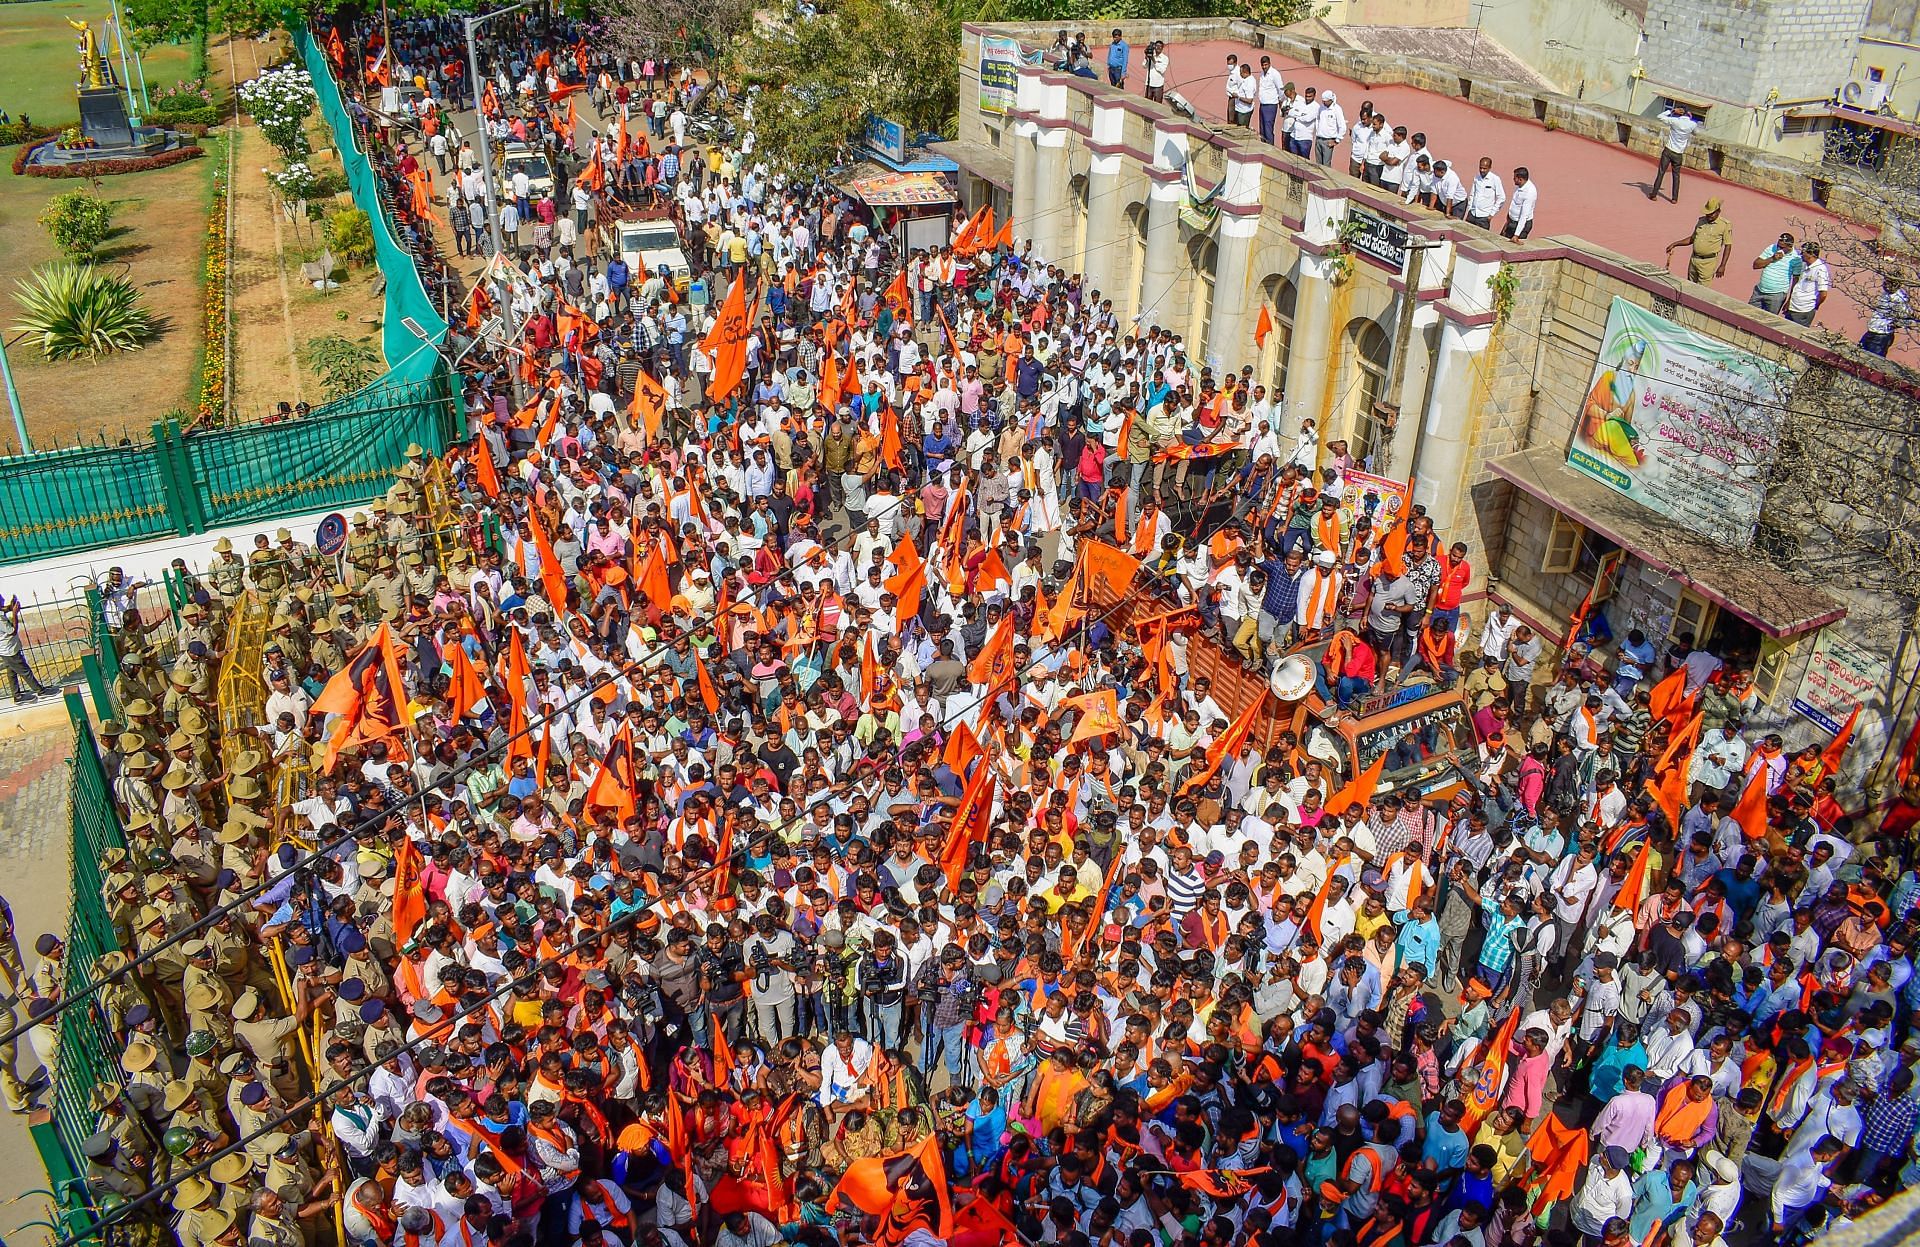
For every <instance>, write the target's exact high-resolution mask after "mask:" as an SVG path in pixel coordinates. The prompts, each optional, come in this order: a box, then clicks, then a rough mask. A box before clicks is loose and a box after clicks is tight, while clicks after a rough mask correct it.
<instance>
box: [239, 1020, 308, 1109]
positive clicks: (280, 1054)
mask: <svg viewBox="0 0 1920 1247" xmlns="http://www.w3.org/2000/svg"><path fill="white" fill-rule="evenodd" d="M299 1031H300V1024H299V1023H298V1022H296V1021H294V1020H293V1019H292V1018H291V1017H283V1018H259V1019H257V1020H255V1021H252V1022H235V1023H234V1024H233V1033H234V1036H235V1037H236V1038H237V1039H239V1040H240V1042H241V1043H243V1044H245V1045H246V1048H247V1051H249V1052H251V1053H253V1056H254V1060H255V1061H257V1062H258V1063H259V1068H260V1072H261V1074H263V1075H265V1076H266V1077H267V1078H268V1079H269V1080H270V1081H271V1082H272V1083H273V1085H274V1086H275V1087H277V1088H278V1089H279V1090H280V1093H281V1094H282V1095H284V1096H286V1097H287V1098H288V1099H292V1098H294V1097H296V1096H297V1095H298V1094H299V1087H300V1076H299V1071H298V1069H297V1068H296V1067H295V1065H294V1050H295V1046H296V1044H297V1042H298V1041H297V1039H295V1036H296V1035H298V1034H299Z"/></svg>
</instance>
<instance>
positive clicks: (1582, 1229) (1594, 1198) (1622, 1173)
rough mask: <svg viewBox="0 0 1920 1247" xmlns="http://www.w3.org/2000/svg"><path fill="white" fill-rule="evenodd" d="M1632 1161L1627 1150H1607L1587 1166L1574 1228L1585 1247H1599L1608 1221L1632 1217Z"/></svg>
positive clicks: (1578, 1198) (1575, 1210) (1596, 1156)
mask: <svg viewBox="0 0 1920 1247" xmlns="http://www.w3.org/2000/svg"><path fill="white" fill-rule="evenodd" d="M1630 1160H1631V1158H1630V1157H1629V1155H1628V1153H1627V1150H1626V1149H1625V1148H1623V1147H1606V1148H1602V1149H1600V1151H1599V1152H1598V1153H1596V1154H1595V1156H1594V1158H1593V1160H1592V1161H1590V1162H1589V1163H1588V1165H1587V1174H1586V1180H1585V1181H1584V1182H1583V1183H1582V1184H1581V1186H1580V1191H1579V1194H1578V1195H1577V1196H1576V1197H1575V1199H1574V1201H1573V1228H1574V1229H1575V1230H1578V1231H1579V1233H1580V1241H1581V1243H1582V1247H1599V1244H1600V1243H1601V1241H1602V1231H1603V1230H1604V1229H1605V1227H1606V1225H1607V1222H1608V1221H1610V1220H1612V1219H1613V1218H1615V1217H1619V1218H1622V1219H1626V1218H1631V1217H1632V1216H1633V1179H1632V1178H1630V1177H1629V1176H1628V1175H1627V1166H1628V1164H1629V1163H1630Z"/></svg>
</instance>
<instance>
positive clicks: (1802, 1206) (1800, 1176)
mask: <svg viewBox="0 0 1920 1247" xmlns="http://www.w3.org/2000/svg"><path fill="white" fill-rule="evenodd" d="M1840 1148H1841V1143H1840V1140H1838V1139H1836V1138H1833V1137H1832V1136H1831V1135H1829V1136H1826V1137H1824V1138H1822V1139H1820V1140H1819V1141H1818V1142H1817V1143H1815V1144H1814V1145H1813V1151H1812V1152H1811V1153H1810V1154H1808V1155H1806V1156H1800V1157H1796V1158H1795V1159H1793V1160H1789V1161H1788V1162H1787V1163H1786V1164H1784V1165H1782V1166H1781V1167H1780V1176H1779V1177H1777V1178H1775V1179H1774V1181H1773V1199H1772V1204H1773V1209H1772V1211H1773V1218H1772V1219H1773V1241H1774V1242H1776V1243H1778V1242H1785V1241H1786V1236H1787V1235H1788V1234H1789V1233H1790V1232H1792V1231H1793V1230H1795V1229H1797V1228H1799V1225H1800V1223H1801V1222H1802V1221H1805V1220H1806V1219H1807V1214H1808V1213H1809V1212H1811V1211H1813V1208H1814V1206H1815V1205H1817V1204H1819V1203H1820V1202H1821V1201H1822V1200H1824V1199H1825V1198H1826V1197H1827V1190H1828V1188H1829V1187H1831V1186H1832V1185H1833V1181H1832V1179H1830V1178H1828V1177H1827V1175H1826V1173H1825V1167H1826V1166H1827V1165H1828V1164H1830V1163H1831V1162H1832V1161H1833V1160H1834V1158H1835V1157H1837V1156H1839V1155H1840Z"/></svg>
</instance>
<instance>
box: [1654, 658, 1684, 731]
mask: <svg viewBox="0 0 1920 1247" xmlns="http://www.w3.org/2000/svg"><path fill="white" fill-rule="evenodd" d="M1686 700H1687V669H1686V668H1685V667H1675V668H1674V669H1673V674H1671V675H1669V676H1668V677H1667V678H1666V679H1664V680H1662V681H1660V683H1658V684H1656V685H1654V686H1653V688H1652V690H1651V691H1650V692H1649V693H1648V694H1647V710H1648V711H1649V712H1650V713H1651V714H1652V715H1653V717H1654V718H1656V719H1665V720H1667V722H1668V723H1670V724H1677V723H1678V722H1679V714H1680V707H1681V706H1683V705H1685V704H1686Z"/></svg>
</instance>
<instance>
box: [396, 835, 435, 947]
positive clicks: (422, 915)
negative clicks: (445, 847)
mask: <svg viewBox="0 0 1920 1247" xmlns="http://www.w3.org/2000/svg"><path fill="white" fill-rule="evenodd" d="M421 866H422V862H421V860H420V849H419V847H418V846H417V845H415V844H414V842H413V837H412V836H402V837H400V847H399V848H397V849H395V850H394V852H393V939H394V943H395V944H397V945H398V946H400V947H401V948H405V947H406V946H407V945H408V944H409V943H411V942H412V940H413V932H414V928H416V927H418V926H419V925H420V924H421V922H423V921H424V920H425V919H426V916H427V889H426V885H425V883H423V882H422V881H421V878H420V870H421Z"/></svg>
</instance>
